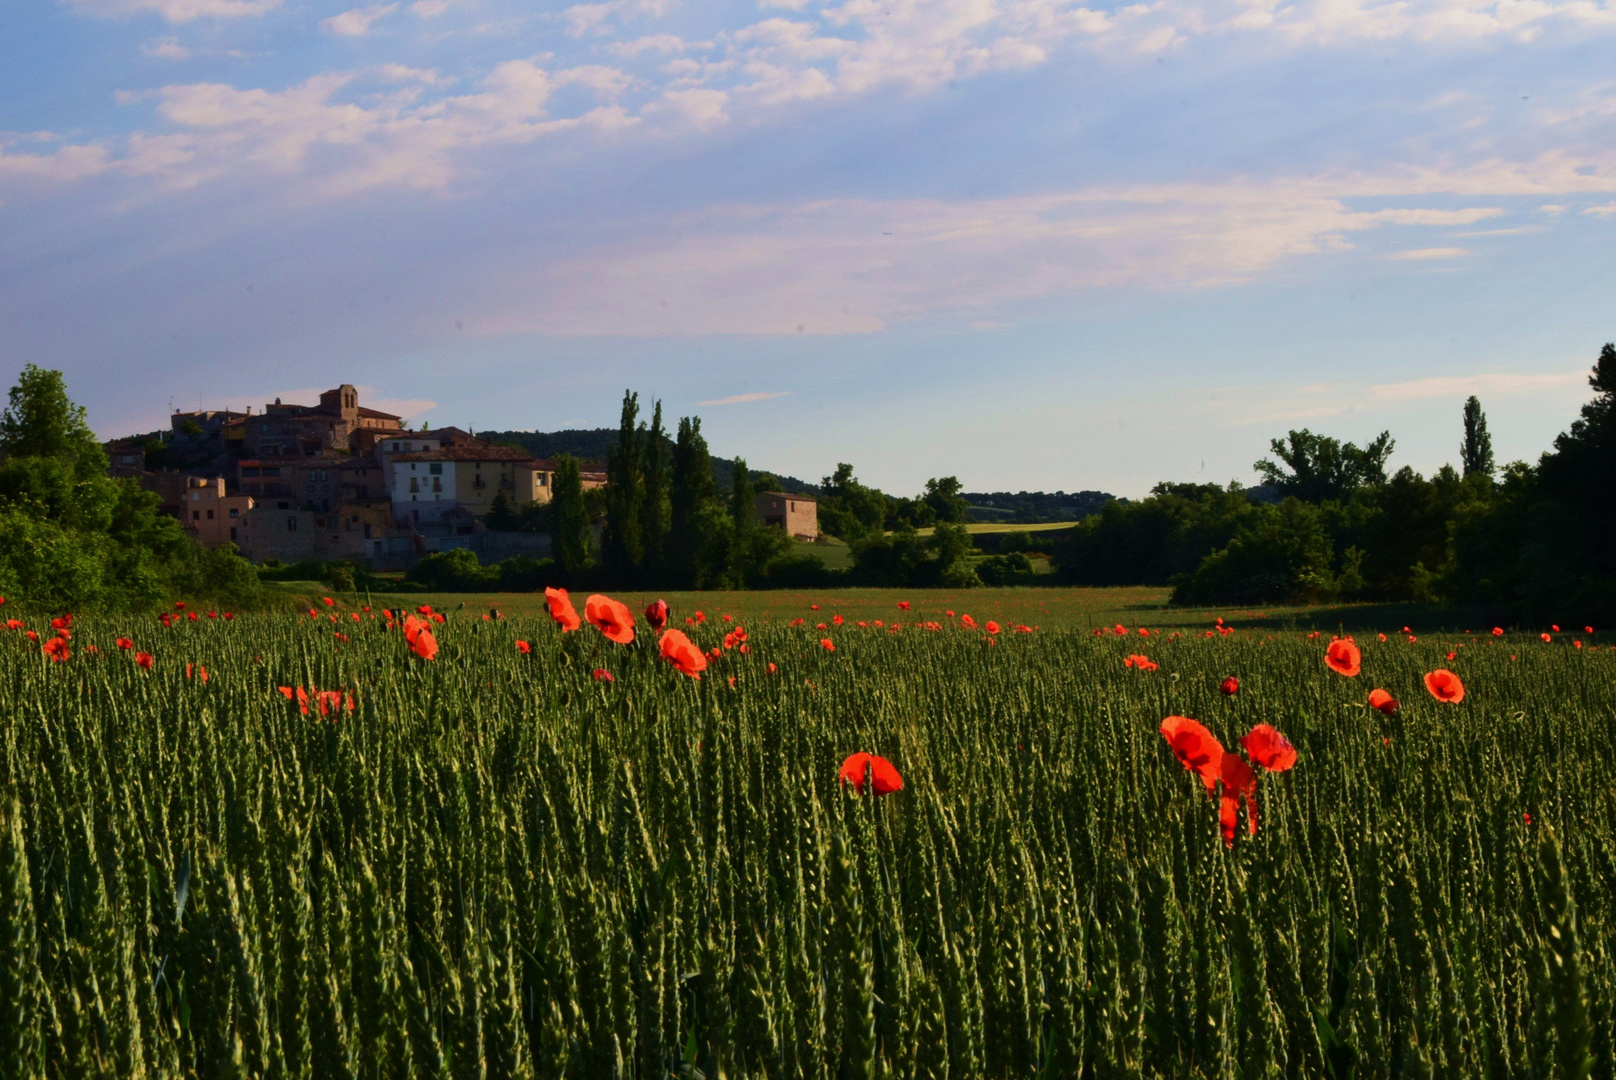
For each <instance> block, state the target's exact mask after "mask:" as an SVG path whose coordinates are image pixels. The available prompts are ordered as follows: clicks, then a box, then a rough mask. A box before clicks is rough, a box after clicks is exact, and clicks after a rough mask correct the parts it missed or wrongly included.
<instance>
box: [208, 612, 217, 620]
mask: <svg viewBox="0 0 1616 1080" xmlns="http://www.w3.org/2000/svg"><path fill="white" fill-rule="evenodd" d="M218 617H219V613H218V612H217V611H210V612H208V618H210V619H217V618H218Z"/></svg>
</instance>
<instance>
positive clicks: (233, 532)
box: [230, 525, 236, 540]
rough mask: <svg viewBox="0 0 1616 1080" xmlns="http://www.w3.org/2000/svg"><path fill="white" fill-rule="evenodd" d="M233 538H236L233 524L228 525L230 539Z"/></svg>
mask: <svg viewBox="0 0 1616 1080" xmlns="http://www.w3.org/2000/svg"><path fill="white" fill-rule="evenodd" d="M235 538H236V527H235V526H234V525H232V526H231V527H230V539H232V540H234V539H235Z"/></svg>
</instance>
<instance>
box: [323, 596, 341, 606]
mask: <svg viewBox="0 0 1616 1080" xmlns="http://www.w3.org/2000/svg"><path fill="white" fill-rule="evenodd" d="M320 602H321V603H322V604H324V605H325V606H326V607H335V606H336V603H337V602H336V601H335V600H333V599H331V598H330V597H329V596H322V597H320Z"/></svg>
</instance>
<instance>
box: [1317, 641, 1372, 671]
mask: <svg viewBox="0 0 1616 1080" xmlns="http://www.w3.org/2000/svg"><path fill="white" fill-rule="evenodd" d="M1324 662H1325V664H1327V665H1328V666H1329V668H1330V670H1331V671H1334V672H1335V673H1336V674H1338V675H1356V674H1358V671H1359V668H1360V666H1361V664H1362V662H1363V657H1362V654H1361V653H1359V652H1358V646H1356V645H1354V644H1353V643H1352V642H1350V641H1348V640H1347V639H1346V638H1339V639H1337V640H1335V641H1332V642H1330V647H1329V648H1327V649H1325V650H1324Z"/></svg>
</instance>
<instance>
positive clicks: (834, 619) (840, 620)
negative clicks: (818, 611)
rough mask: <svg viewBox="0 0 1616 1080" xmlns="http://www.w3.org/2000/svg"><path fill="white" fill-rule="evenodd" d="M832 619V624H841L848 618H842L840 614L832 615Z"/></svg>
mask: <svg viewBox="0 0 1616 1080" xmlns="http://www.w3.org/2000/svg"><path fill="white" fill-rule="evenodd" d="M830 621H831V625H832V626H840V625H842V623H844V622H846V621H847V620H846V619H844V618H842V617H841V616H840V615H832V616H831V618H830Z"/></svg>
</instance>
